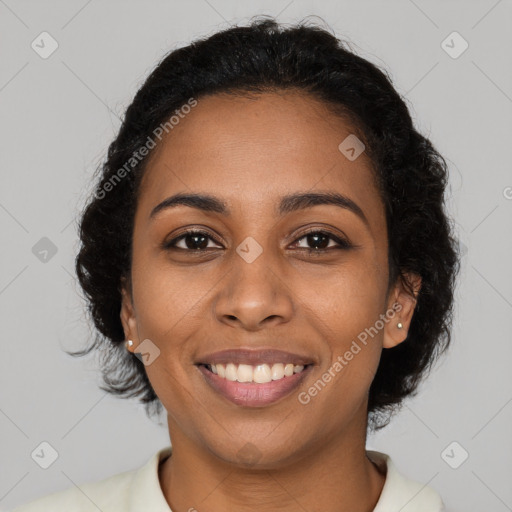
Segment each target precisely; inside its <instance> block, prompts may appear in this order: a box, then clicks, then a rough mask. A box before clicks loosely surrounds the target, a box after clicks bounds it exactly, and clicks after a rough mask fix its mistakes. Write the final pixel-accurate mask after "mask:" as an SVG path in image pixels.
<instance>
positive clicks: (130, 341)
mask: <svg viewBox="0 0 512 512" xmlns="http://www.w3.org/2000/svg"><path fill="white" fill-rule="evenodd" d="M125 345H126V348H128V347H131V346H132V345H133V341H132V340H126V342H125Z"/></svg>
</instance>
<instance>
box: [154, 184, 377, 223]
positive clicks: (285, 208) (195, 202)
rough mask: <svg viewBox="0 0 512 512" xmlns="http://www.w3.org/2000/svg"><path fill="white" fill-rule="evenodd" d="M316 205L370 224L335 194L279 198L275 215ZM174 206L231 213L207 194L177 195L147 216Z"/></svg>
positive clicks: (349, 202) (346, 199)
mask: <svg viewBox="0 0 512 512" xmlns="http://www.w3.org/2000/svg"><path fill="white" fill-rule="evenodd" d="M317 205H334V206H338V207H340V208H343V209H345V210H349V211H351V212H353V213H355V214H356V215H357V216H358V217H359V218H360V219H361V220H362V221H363V222H364V223H365V224H366V226H367V227H368V228H369V227H370V224H369V222H368V219H367V218H366V216H365V214H364V212H363V210H362V209H361V208H360V207H359V205H357V203H355V202H354V201H353V200H352V199H350V198H349V197H347V196H345V195H343V194H339V193H337V192H314V193H313V192H306V193H296V194H291V195H287V196H284V197H282V198H281V201H280V203H279V206H278V208H277V215H279V216H280V217H282V216H283V215H286V214H289V213H292V212H296V211H298V210H304V209H307V208H312V207H313V206H317ZM176 206H189V207H190V208H196V209H198V210H202V211H204V212H214V213H218V214H221V215H225V216H230V215H231V212H230V210H229V208H228V206H227V204H226V203H225V202H224V201H223V200H222V199H220V198H218V197H215V196H211V195H208V194H194V193H190V194H185V193H179V194H175V195H173V196H170V197H168V198H167V199H164V200H163V201H162V202H161V203H159V204H157V205H156V206H155V207H154V208H153V210H151V213H150V215H149V218H150V219H152V218H154V217H156V216H157V214H158V213H159V212H161V211H163V210H166V209H169V208H173V207H176Z"/></svg>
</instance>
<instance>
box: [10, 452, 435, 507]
mask: <svg viewBox="0 0 512 512" xmlns="http://www.w3.org/2000/svg"><path fill="white" fill-rule="evenodd" d="M171 450H172V447H171V446H167V447H165V448H162V449H160V450H159V451H158V452H156V453H155V454H154V455H153V456H152V457H151V458H150V459H149V460H148V462H146V464H144V466H142V467H140V468H139V469H134V470H131V471H125V472H123V473H118V474H116V475H113V476H110V477H108V478H106V479H104V480H100V481H95V482H88V483H85V484H82V485H80V489H77V488H76V487H72V488H70V489H66V490H63V491H58V492H55V493H53V494H49V495H47V496H44V497H42V498H38V499H36V500H34V501H31V502H30V503H27V504H25V505H21V506H20V507H18V508H16V509H14V510H13V511H12V512H98V510H101V511H102V512H172V510H171V509H170V508H169V505H168V504H167V501H166V499H165V497H164V494H163V492H162V489H161V487H160V481H159V479H158V465H159V463H160V461H161V460H162V459H164V458H166V457H167V456H168V455H170V454H171ZM366 453H367V454H368V456H369V457H370V458H371V459H372V460H373V461H374V462H375V463H377V464H378V465H380V466H381V467H384V466H386V467H387V473H386V481H385V483H384V487H383V489H382V492H381V495H380V498H379V501H378V502H377V505H376V507H375V508H374V509H373V512H398V511H400V512H442V511H443V510H445V509H444V504H443V501H442V500H441V497H440V496H439V494H438V493H437V492H436V491H435V490H434V489H432V488H430V487H427V486H426V485H423V484H421V483H419V482H416V481H414V480H409V479H408V478H405V477H404V476H402V475H401V474H400V473H399V472H398V470H397V468H396V467H395V465H394V464H393V461H392V460H391V458H390V456H389V455H387V454H385V453H381V452H377V451H372V450H367V452H366Z"/></svg>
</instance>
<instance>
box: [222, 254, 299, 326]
mask: <svg viewBox="0 0 512 512" xmlns="http://www.w3.org/2000/svg"><path fill="white" fill-rule="evenodd" d="M234 260H235V261H234V262H233V264H232V266H231V270H230V271H229V272H228V274H227V275H226V276H225V277H224V280H223V281H224V284H223V286H222V287H220V289H219V294H218V296H217V297H216V300H215V303H214V311H215V315H216V317H217V319H218V321H219V322H222V323H225V324H228V325H230V326H232V327H233V326H238V327H240V328H243V329H244V330H247V331H258V330H260V329H262V328H265V327H270V326H277V325H279V324H281V323H286V322H289V321H290V319H291V318H292V315H293V311H294V303H293V300H292V299H293V297H292V290H291V289H290V287H289V286H288V285H287V283H286V277H285V275H284V274H283V273H282V272H279V270H278V269H277V268H276V266H275V265H274V266H272V265H271V262H270V259H269V258H267V256H266V254H265V252H263V253H262V254H261V255H260V256H259V257H258V258H257V259H256V260H254V261H252V262H248V261H246V260H244V259H243V258H242V257H240V256H238V255H236V256H235V257H234Z"/></svg>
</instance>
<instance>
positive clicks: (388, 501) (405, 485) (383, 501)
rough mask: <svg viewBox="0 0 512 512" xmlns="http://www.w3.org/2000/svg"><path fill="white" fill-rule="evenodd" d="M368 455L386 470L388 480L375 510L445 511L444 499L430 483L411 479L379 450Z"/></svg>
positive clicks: (386, 511)
mask: <svg viewBox="0 0 512 512" xmlns="http://www.w3.org/2000/svg"><path fill="white" fill-rule="evenodd" d="M367 454H368V457H370V459H371V460H373V461H374V462H376V463H377V464H378V465H379V466H381V467H382V468H385V471H386V481H385V483H384V487H383V488H382V492H381V495H380V498H379V501H378V502H377V506H376V507H375V508H374V510H373V512H389V511H390V510H400V511H401V512H443V511H444V510H445V508H444V503H443V500H442V499H441V496H440V495H439V493H438V492H437V491H436V490H435V489H433V488H432V487H429V486H428V485H426V484H424V483H421V482H417V481H415V480H411V479H409V478H407V477H406V476H404V475H403V474H402V473H400V472H399V471H398V468H397V467H396V466H395V464H394V462H393V460H392V459H391V457H390V456H389V455H387V454H385V453H382V452H377V451H367Z"/></svg>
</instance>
